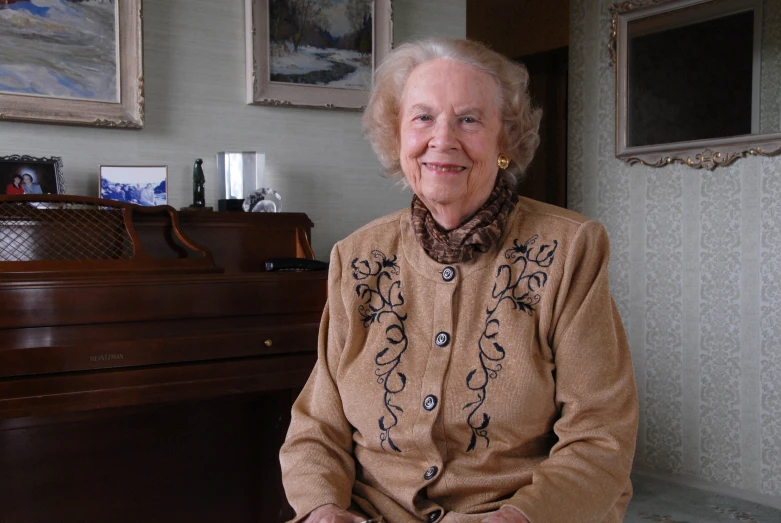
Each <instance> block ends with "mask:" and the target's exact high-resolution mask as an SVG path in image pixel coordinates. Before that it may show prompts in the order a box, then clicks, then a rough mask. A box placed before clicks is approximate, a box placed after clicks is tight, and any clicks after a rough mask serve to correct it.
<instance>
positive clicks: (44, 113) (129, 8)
mask: <svg viewBox="0 0 781 523" xmlns="http://www.w3.org/2000/svg"><path fill="white" fill-rule="evenodd" d="M0 120H26V121H33V122H47V123H58V124H76V125H95V126H104V127H120V128H130V129H140V128H141V127H143V125H144V91H143V57H142V27H141V0H46V1H45V2H41V1H38V0H0Z"/></svg>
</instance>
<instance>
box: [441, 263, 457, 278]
mask: <svg viewBox="0 0 781 523" xmlns="http://www.w3.org/2000/svg"><path fill="white" fill-rule="evenodd" d="M455 277H456V270H455V269H454V268H453V267H451V266H449V265H448V266H447V267H445V268H444V269H443V270H442V279H443V280H445V281H453V278H455Z"/></svg>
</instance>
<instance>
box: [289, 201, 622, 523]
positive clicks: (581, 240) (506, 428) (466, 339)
mask: <svg viewBox="0 0 781 523" xmlns="http://www.w3.org/2000/svg"><path fill="white" fill-rule="evenodd" d="M608 252H609V245H608V239H607V235H606V233H605V230H604V228H603V227H602V226H601V225H600V224H598V223H597V222H593V221H588V220H587V219H585V218H584V217H582V216H580V215H578V214H576V213H574V212H570V211H567V210H564V209H559V208H557V207H553V206H549V205H545V204H541V203H538V202H535V201H532V200H528V199H526V198H522V199H521V201H520V202H519V203H518V205H517V208H516V209H515V211H514V212H513V213H512V214H511V215H510V217H509V219H508V223H507V226H506V230H505V231H504V233H503V236H502V238H501V240H500V242H499V244H498V245H497V246H496V247H495V248H494V249H493V250H491V251H489V252H487V253H485V254H481V255H478V256H477V257H476V258H475V259H473V260H471V261H470V262H467V263H461V264H454V265H452V266H449V265H443V264H439V263H437V262H435V261H433V260H432V259H430V258H429V257H428V256H427V255H426V253H425V252H424V251H423V249H422V248H421V247H420V246H419V244H418V243H417V241H416V239H415V235H414V232H413V231H412V228H411V225H410V214H409V210H405V211H400V212H397V213H394V214H391V215H389V216H386V217H384V218H381V219H379V220H376V221H374V222H372V223H370V224H369V225H367V226H365V227H363V228H361V229H360V230H358V231H357V232H355V233H354V234H352V235H351V236H349V237H348V238H347V239H345V240H343V241H341V242H339V243H338V244H337V245H336V246H335V247H334V249H333V252H332V254H331V265H330V273H329V291H328V304H327V306H326V310H325V312H324V314H323V321H322V325H321V331H320V343H319V358H318V362H317V364H316V367H315V369H314V371H313V372H312V375H311V377H310V378H309V381H308V382H307V384H306V387H305V388H304V390H303V392H302V393H301V395H300V397H299V398H298V400H297V401H296V403H295V405H294V407H293V413H292V422H291V425H290V430H289V432H288V434H287V440H286V441H285V444H284V446H283V447H282V450H281V452H280V460H281V463H282V473H283V482H284V486H285V491H286V494H287V497H288V500H289V501H290V503H291V505H292V506H293V508H294V509H295V510H296V513H297V514H298V516H297V518H296V519H295V520H293V521H300V520H301V519H303V518H304V517H305V516H306V515H308V514H309V513H310V512H311V511H312V510H314V509H315V508H317V507H319V506H321V505H324V504H327V503H334V504H336V505H339V506H340V507H342V508H347V507H352V510H355V512H356V513H358V514H361V515H369V516H375V515H378V514H381V515H382V516H384V518H385V521H387V522H389V523H409V522H419V521H430V522H434V521H441V522H443V523H477V522H479V521H480V520H481V519H482V518H483V517H485V516H486V515H487V514H490V513H491V512H493V511H495V510H497V509H499V508H500V507H502V506H504V505H511V506H513V507H516V508H518V509H520V511H521V512H522V513H523V514H524V515H525V516H526V517H527V518H528V519H529V521H531V523H570V522H599V523H602V522H605V523H607V522H610V523H613V522H620V521H622V519H623V516H624V513H625V511H626V506H627V503H628V501H629V498H630V496H631V485H630V482H629V472H630V469H631V465H632V457H633V454H634V448H635V433H636V429H637V394H636V390H635V382H634V377H633V374H632V364H631V360H630V355H629V348H628V345H627V341H626V336H625V334H624V330H623V328H622V325H621V319H620V318H619V315H618V312H617V310H616V307H615V304H614V303H613V299H612V297H611V294H610V290H609V287H608Z"/></svg>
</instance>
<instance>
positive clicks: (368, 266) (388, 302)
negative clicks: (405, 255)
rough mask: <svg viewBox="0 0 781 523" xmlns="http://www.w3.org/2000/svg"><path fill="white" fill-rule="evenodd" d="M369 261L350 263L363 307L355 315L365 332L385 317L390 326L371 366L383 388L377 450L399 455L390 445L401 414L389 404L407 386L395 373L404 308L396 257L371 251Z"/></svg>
mask: <svg viewBox="0 0 781 523" xmlns="http://www.w3.org/2000/svg"><path fill="white" fill-rule="evenodd" d="M372 257H374V259H375V260H374V261H373V262H372V261H369V260H361V261H358V258H355V259H353V261H352V268H353V278H355V279H356V280H358V281H363V282H364V283H359V284H358V285H356V286H355V292H356V294H358V296H359V297H360V298H361V300H363V303H362V304H361V305H359V306H358V313H359V314H360V315H361V319H362V320H363V326H364V327H366V328H369V327H370V326H371V325H372V324H374V323H378V324H379V323H382V320H383V318H384V317H386V316H389V320H390V324H389V325H388V326H387V327H385V339H386V340H387V342H388V345H387V346H386V347H384V348H383V349H382V350H381V351H380V352H378V353H377V355H376V356H375V357H374V362H375V363H376V364H377V368H376V369H375V371H374V374H375V375H376V376H377V383H379V384H381V385H383V386H384V388H385V394H384V398H383V401H384V404H385V410H386V411H387V413H386V414H383V415H382V416H380V418H379V419H378V420H377V423H378V424H379V427H380V431H381V433H380V446H381V447H382V448H383V449H385V444H386V443H387V444H388V447H390V448H391V449H393V450H394V451H396V452H401V449H400V448H398V447H397V446H396V444H395V443H393V439H392V438H391V429H392V428H393V427H395V426H396V425H397V424H398V422H399V418H398V413H401V412H404V411H403V410H402V408H401V407H399V406H398V405H396V404H394V403H393V397H394V395H396V394H398V393H400V392H401V391H403V390H404V388H405V387H406V386H407V376H406V375H405V374H404V373H403V372H401V371H399V370H398V367H399V364H400V363H401V356H402V354H404V351H406V350H407V345H408V340H407V334H406V331H405V330H404V322H405V321H406V319H407V315H406V314H403V315H402V314H401V313H400V312H399V310H398V308H399V307H401V306H402V305H404V296H403V295H402V294H401V281H400V280H394V276H398V275H399V265H398V264H397V263H396V256H394V257H393V258H388V257H387V256H385V254H384V253H382V252H381V251H378V250H374V251H372ZM367 280H368V281H367ZM388 416H389V419H388Z"/></svg>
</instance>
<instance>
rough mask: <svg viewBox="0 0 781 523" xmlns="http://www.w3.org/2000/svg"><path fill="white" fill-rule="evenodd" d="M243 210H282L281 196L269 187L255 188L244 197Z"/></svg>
mask: <svg viewBox="0 0 781 523" xmlns="http://www.w3.org/2000/svg"><path fill="white" fill-rule="evenodd" d="M241 208H242V209H244V212H282V196H280V195H279V193H278V192H277V191H275V190H274V189H272V188H271V187H261V188H260V189H255V190H254V191H252V193H250V195H249V196H247V197H246V198H245V199H244V203H243V204H242V206H241Z"/></svg>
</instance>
